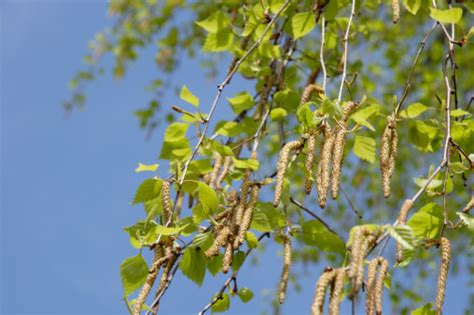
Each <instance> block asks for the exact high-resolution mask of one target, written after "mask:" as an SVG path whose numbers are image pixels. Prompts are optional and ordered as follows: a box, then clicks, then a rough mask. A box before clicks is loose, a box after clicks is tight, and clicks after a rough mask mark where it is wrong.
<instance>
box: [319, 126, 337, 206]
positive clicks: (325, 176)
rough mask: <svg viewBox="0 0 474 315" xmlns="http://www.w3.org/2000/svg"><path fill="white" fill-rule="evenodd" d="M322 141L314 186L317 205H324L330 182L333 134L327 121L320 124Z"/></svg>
mask: <svg viewBox="0 0 474 315" xmlns="http://www.w3.org/2000/svg"><path fill="white" fill-rule="evenodd" d="M322 129H323V137H324V138H323V142H322V143H321V153H320V158H319V164H318V173H317V178H316V188H317V190H318V200H319V206H320V207H321V208H324V207H326V201H327V193H328V188H329V184H330V167H331V165H330V164H331V154H332V149H333V146H334V135H333V133H332V131H331V126H329V124H328V123H324V124H323V125H322Z"/></svg>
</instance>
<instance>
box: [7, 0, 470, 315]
mask: <svg viewBox="0 0 474 315" xmlns="http://www.w3.org/2000/svg"><path fill="white" fill-rule="evenodd" d="M0 23H1V24H0V32H1V40H0V57H1V63H0V67H1V68H0V72H1V77H0V97H1V98H0V102H1V152H2V154H1V179H2V181H1V185H2V189H1V233H0V235H1V258H0V268H1V269H0V271H1V272H0V276H1V287H0V313H1V314H40V313H42V314H114V313H115V314H124V313H125V312H126V310H125V307H124V304H123V302H122V301H121V296H122V289H121V285H120V277H119V265H120V263H121V261H122V260H123V259H124V258H125V257H128V256H132V255H135V254H136V251H135V250H134V249H133V248H132V247H131V246H129V244H128V237H127V235H126V234H125V233H124V232H123V231H122V229H121V228H122V227H124V226H127V225H131V224H133V222H135V221H136V220H137V219H138V218H141V217H143V211H142V209H141V208H140V207H132V206H130V205H129V203H130V201H131V200H132V197H133V194H134V191H135V189H136V187H137V186H138V184H139V183H140V182H141V181H142V180H143V179H144V178H145V176H146V175H142V174H136V173H135V172H134V171H133V170H134V168H135V167H136V166H137V164H138V162H143V163H148V164H151V163H154V162H156V157H157V155H158V153H159V150H160V147H161V143H160V139H161V136H158V135H160V134H162V133H163V130H162V129H159V130H157V131H156V133H155V135H154V136H153V137H152V139H151V141H146V140H145V132H144V131H143V130H141V129H139V127H138V123H137V120H136V118H135V117H134V116H133V115H132V113H133V111H134V110H135V109H137V108H138V107H140V106H143V105H144V104H146V103H147V102H148V101H149V99H150V98H151V95H149V94H147V93H146V92H145V91H144V89H143V88H144V86H146V85H147V84H148V83H149V82H150V80H152V79H154V78H156V75H157V73H156V70H155V68H154V67H153V66H151V60H152V58H151V56H152V55H151V53H152V52H151V51H147V52H144V55H145V56H147V57H145V58H143V59H140V61H139V62H138V63H136V64H134V66H133V67H132V68H131V71H130V72H129V73H128V75H127V76H126V78H125V79H124V80H122V81H116V80H114V79H113V78H111V77H110V76H105V77H103V78H101V79H99V80H98V81H96V82H94V83H93V84H92V85H90V86H89V87H88V89H87V95H88V101H87V104H86V109H85V110H84V111H83V112H74V114H73V115H72V117H71V118H70V119H65V118H64V112H63V109H62V107H61V103H62V101H63V100H64V99H66V98H67V97H68V96H69V91H68V89H67V82H68V80H69V79H70V78H71V76H72V75H73V74H74V73H75V71H76V70H78V69H80V67H81V60H82V56H83V55H84V53H85V52H86V51H87V50H86V45H87V42H88V41H89V40H90V39H92V38H93V36H94V34H95V33H96V32H97V31H99V30H102V29H103V28H104V27H106V26H108V25H109V23H110V20H108V18H107V16H106V1H103V0H0ZM184 65H186V66H188V67H189V68H188V70H186V71H184V70H183V69H182V68H181V70H179V71H178V73H177V74H176V75H175V78H174V80H175V82H177V83H180V84H181V83H186V85H187V86H188V87H189V88H190V90H191V91H193V92H194V91H199V92H195V93H196V94H198V96H200V98H201V103H202V104H209V103H210V100H211V98H212V97H213V94H214V91H215V85H216V82H213V81H207V80H202V77H203V75H202V73H199V68H198V67H197V66H196V65H195V64H193V63H192V62H188V61H185V62H184ZM233 84H234V87H230V88H229V89H228V90H227V91H226V93H227V95H226V96H229V95H232V93H233V92H235V91H237V90H236V87H235V85H237V87H238V81H235V82H233ZM174 103H179V100H178V98H177V97H176V96H175V95H174V94H173V93H170V94H169V95H168V96H167V98H166V99H165V100H163V104H167V105H170V104H174ZM223 105H224V103H223ZM162 171H166V170H162ZM278 250H279V249H278V248H275V247H270V248H268V249H267V250H266V253H265V255H264V258H265V261H266V264H265V267H262V266H260V267H252V266H248V267H247V268H245V267H244V270H243V271H242V273H241V274H240V276H239V286H248V287H250V288H251V289H252V290H253V291H254V292H255V293H256V298H254V300H253V301H252V302H251V303H249V304H243V303H242V302H240V300H238V298H234V299H232V306H231V311H230V314H255V313H259V312H260V311H262V310H269V306H268V300H265V298H262V296H265V292H268V289H273V288H274V287H275V284H276V283H277V281H278V278H279V274H280V268H281V257H280V256H279V254H278ZM322 268H323V266H315V267H311V269H310V270H307V274H306V276H304V277H301V280H302V291H301V292H298V293H295V292H294V291H293V292H292V293H290V294H289V299H288V303H287V305H286V306H284V307H283V314H307V313H308V310H309V305H310V303H311V299H312V295H313V288H314V282H315V281H316V279H317V278H318V276H319V274H320V272H321V270H322ZM302 272H303V271H301V270H300V271H299V273H300V274H301V273H302ZM433 278H435V277H433ZM224 280H225V277H223V276H217V277H216V278H211V277H209V276H207V278H206V281H205V283H204V285H203V286H202V288H197V287H196V286H195V285H194V284H193V283H192V282H191V281H189V280H188V279H186V278H185V277H184V276H183V275H182V274H181V273H178V274H177V277H176V279H175V281H174V282H173V283H172V285H171V287H170V290H169V291H168V292H167V293H166V296H165V297H164V299H163V302H162V307H161V312H162V314H195V313H197V311H198V310H199V309H201V308H202V307H203V306H204V305H205V304H207V303H208V301H209V300H210V298H211V297H212V295H213V294H214V293H215V292H216V291H217V290H218V289H219V287H220V286H221V284H222V283H223V281H224ZM465 283H466V279H465V278H464V279H463V278H461V279H456V280H455V279H450V281H449V285H448V290H447V292H450V293H448V296H447V299H446V303H445V305H446V311H447V312H446V314H461V312H462V310H463V309H464V308H465V307H466V306H467V298H466V297H467V294H466V291H465V290H460V289H463V288H465ZM266 289H267V291H266ZM456 291H458V292H456ZM462 291H464V292H462ZM461 292H462V293H461ZM346 304H347V303H346ZM343 310H344V311H346V312H347V310H348V309H347V305H345V306H344V308H343ZM360 310H361V309H360Z"/></svg>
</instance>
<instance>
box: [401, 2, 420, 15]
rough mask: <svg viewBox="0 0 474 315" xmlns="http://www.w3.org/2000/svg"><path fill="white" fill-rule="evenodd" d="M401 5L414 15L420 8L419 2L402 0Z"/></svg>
mask: <svg viewBox="0 0 474 315" xmlns="http://www.w3.org/2000/svg"><path fill="white" fill-rule="evenodd" d="M403 5H404V6H405V8H406V9H407V10H408V12H410V13H411V14H414V15H416V13H417V12H418V10H419V9H420V7H421V0H403Z"/></svg>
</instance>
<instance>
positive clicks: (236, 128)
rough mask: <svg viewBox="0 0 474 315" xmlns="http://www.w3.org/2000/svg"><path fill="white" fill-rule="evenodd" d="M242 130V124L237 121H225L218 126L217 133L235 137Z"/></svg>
mask: <svg viewBox="0 0 474 315" xmlns="http://www.w3.org/2000/svg"><path fill="white" fill-rule="evenodd" d="M241 132H242V125H241V124H238V123H236V122H235V121H224V122H221V123H219V124H217V126H216V131H215V134H216V135H223V136H225V137H235V136H238V135H239V134H240V133H241Z"/></svg>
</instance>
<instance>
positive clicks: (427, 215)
mask: <svg viewBox="0 0 474 315" xmlns="http://www.w3.org/2000/svg"><path fill="white" fill-rule="evenodd" d="M442 212H443V211H442V209H441V207H440V206H438V205H437V204H436V203H434V202H430V203H428V204H426V205H425V206H423V207H422V208H421V209H420V210H418V212H416V213H415V214H413V216H412V217H411V218H410V220H409V221H408V226H410V227H411V228H412V230H413V234H414V235H415V236H417V237H419V238H424V239H433V238H435V237H437V236H438V235H439V232H440V231H441V227H442V226H443V213H442Z"/></svg>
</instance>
